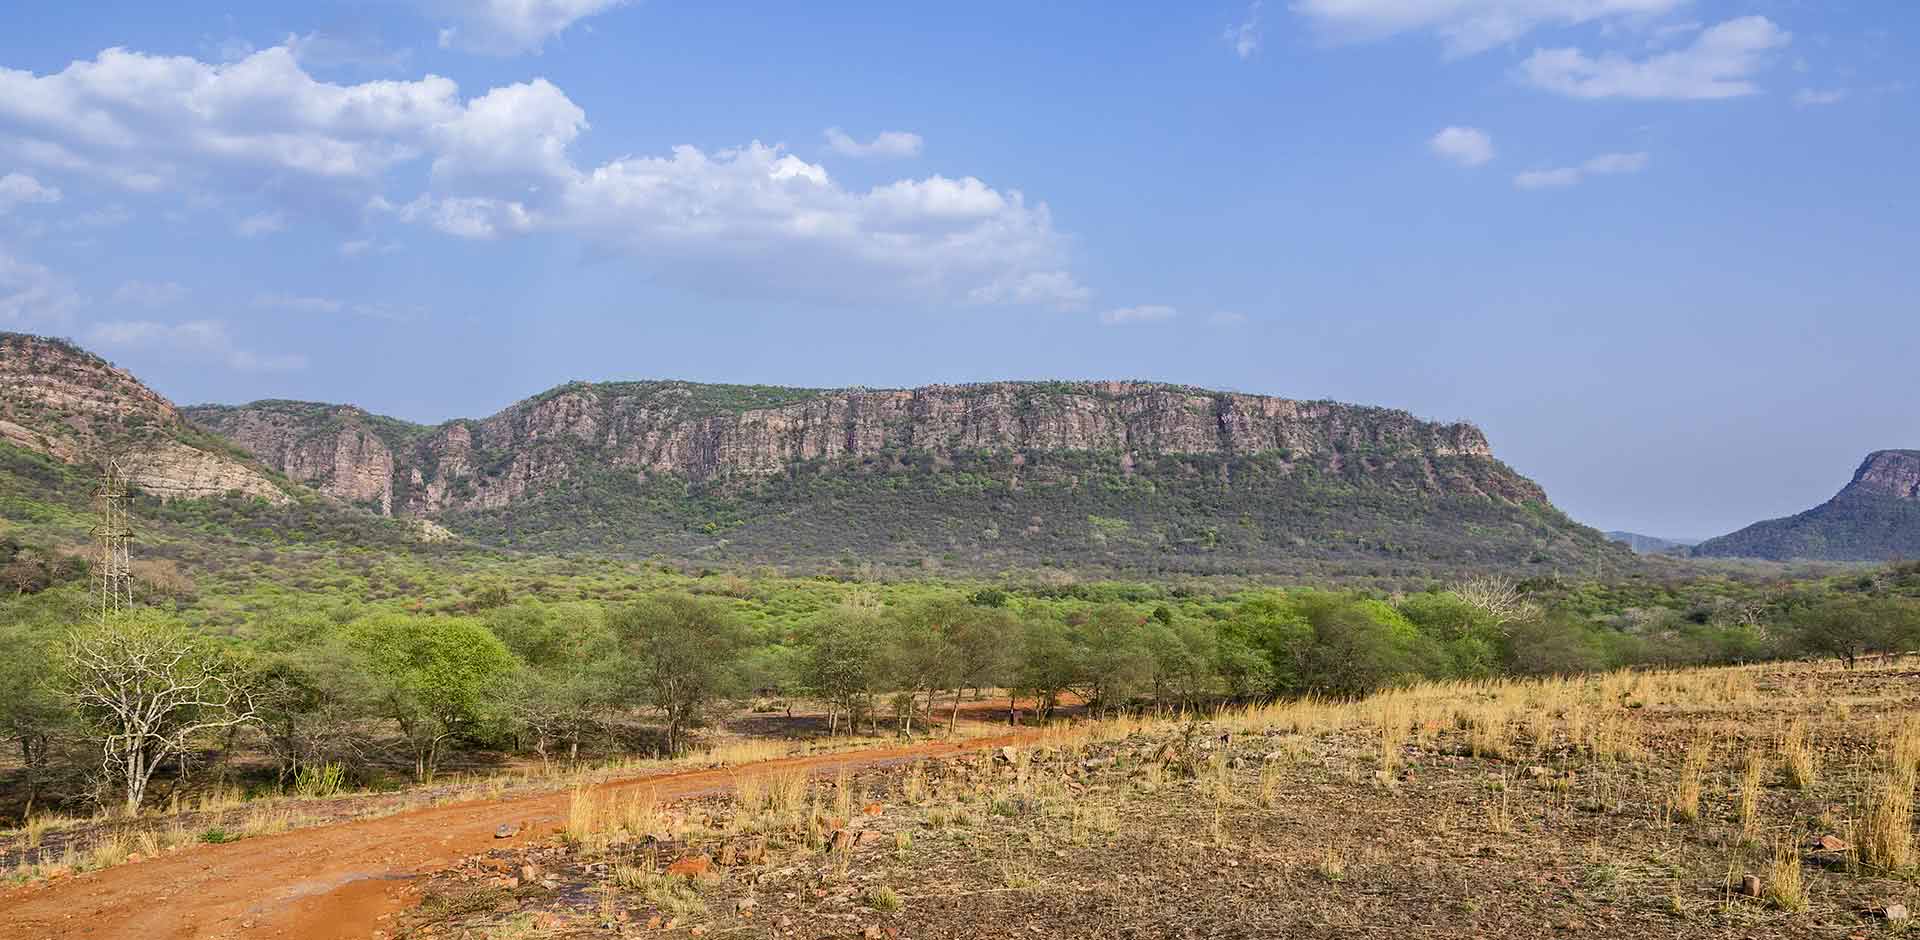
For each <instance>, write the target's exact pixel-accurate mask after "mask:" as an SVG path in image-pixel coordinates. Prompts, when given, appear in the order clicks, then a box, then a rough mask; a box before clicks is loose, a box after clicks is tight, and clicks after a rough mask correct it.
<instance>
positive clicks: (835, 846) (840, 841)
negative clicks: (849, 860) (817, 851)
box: [828, 829, 853, 852]
mask: <svg viewBox="0 0 1920 940" xmlns="http://www.w3.org/2000/svg"><path fill="white" fill-rule="evenodd" d="M828 848H829V849H830V850H831V851H834V852H846V851H850V850H851V849H852V848H853V833H851V832H848V831H847V830H845V829H835V830H834V831H833V841H832V842H831V843H829V844H828Z"/></svg>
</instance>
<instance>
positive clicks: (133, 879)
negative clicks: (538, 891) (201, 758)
mask: <svg viewBox="0 0 1920 940" xmlns="http://www.w3.org/2000/svg"><path fill="white" fill-rule="evenodd" d="M1031 736H1032V735H1031V733H1025V734H1013V735H1007V736H1003V737H996V738H979V739H974V740H970V741H960V742H955V743H944V742H936V743H928V744H920V745H913V746H908V747H899V748H875V749H869V750H861V751H847V752H845V753H840V754H825V755H820V756H816V757H794V758H786V759H783V760H773V761H765V762H762V763H757V764H748V765H745V766H741V767H733V768H723V769H719V770H701V771H689V772H685V773H670V774H658V775H654V776H650V777H636V778H632V779H627V780H618V781H614V782H611V783H608V784H605V785H603V786H602V787H601V788H600V789H601V790H617V789H620V788H625V787H634V786H648V787H652V788H654V789H655V790H656V791H657V793H658V797H659V799H660V800H661V801H662V802H667V801H670V800H678V799H686V798H688V797H694V796H701V795H705V794H709V793H714V792H718V791H723V790H726V789H727V788H729V787H731V786H732V784H733V781H734V779H735V778H736V777H739V776H742V775H748V774H755V773H766V772H768V771H774V770H787V769H793V768H803V769H805V770H807V771H808V772H810V773H815V774H820V773H831V772H837V771H838V770H839V769H840V768H842V767H849V768H860V767H872V766H878V765H884V764H889V763H898V762H902V761H907V760H912V759H915V758H921V757H942V756H947V755H952V754H959V753H963V752H966V751H970V750H980V749H984V748H991V747H999V746H1001V745H1005V744H1016V743H1020V742H1022V741H1024V740H1027V739H1028V738H1030V737H1031ZM570 800H571V796H570V795H569V794H567V793H564V792H561V793H546V794H540V795H534V796H525V797H519V798H515V799H507V800H497V801H496V800H481V801H475V802H470V803H456V804H452V805H448V806H438V807H432V808H427V809H419V810H412V811H409V812H405V813H401V814H398V815H395V816H388V817H385V818H381V819H366V820H360V821H356V822H346V823H340V824H337V825H330V826H320V827H315V828H311V829H299V830H295V831H292V832H286V833H282V834H280V835H275V836H263V837H257V838H252V839H244V840H242V841H239V842H231V843H227V844H224V845H203V846H196V847H194V848H191V849H185V850H182V851H180V852H177V853H172V854H168V855H163V856H161V857H159V858H155V859H148V860H145V861H140V862H135V863H132V864H126V865H119V866H116V867H113V868H108V869H106V870H104V871H98V872H91V873H88V874H84V875H76V876H72V877H68V878H61V879H59V880H57V881H53V882H48V883H43V884H38V885H29V886H27V887H23V888H16V889H11V890H8V891H4V892H0V940H45V938H69V937H72V938H88V940H97V938H120V937H127V938H142V940H202V938H216V937H235V938H237V937H247V938H255V937H261V938H265V937H285V938H297V940H349V938H356V940H357V938H365V937H370V936H372V935H373V932H374V931H375V930H377V929H379V928H380V927H381V921H380V918H381V916H382V915H385V914H390V913H392V912H394V911H397V910H399V909H401V908H402V907H403V906H405V904H406V897H405V896H404V893H403V890H402V889H403V888H404V887H405V885H406V882H407V881H409V880H411V879H413V878H415V877H418V876H421V875H425V874H428V873H430V872H433V871H435V870H438V869H440V868H443V867H445V866H447V865H450V864H452V863H454V862H456V861H458V860H460V859H462V858H465V857H467V856H469V855H475V854H479V853H481V852H484V851H486V850H487V849H489V848H493V847H494V846H496V845H499V844H500V843H499V842H497V841H496V840H495V839H494V830H495V829H496V828H497V827H499V826H500V824H501V823H511V824H513V825H515V826H518V827H520V834H519V835H517V836H515V837H514V838H513V839H512V840H511V843H519V842H523V841H526V840H529V839H535V840H537V839H544V838H546V837H547V835H548V834H549V833H550V832H552V830H553V829H554V828H556V827H557V826H559V825H560V824H562V823H564V822H565V821H566V817H567V809H568V806H569V804H570ZM511 843H510V844H511Z"/></svg>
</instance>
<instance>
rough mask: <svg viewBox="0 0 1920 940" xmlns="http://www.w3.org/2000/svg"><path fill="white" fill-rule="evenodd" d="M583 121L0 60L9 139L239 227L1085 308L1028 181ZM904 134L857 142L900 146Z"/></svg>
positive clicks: (934, 299)
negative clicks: (614, 154)
mask: <svg viewBox="0 0 1920 940" xmlns="http://www.w3.org/2000/svg"><path fill="white" fill-rule="evenodd" d="M589 126H590V125H589V123H588V119H587V115H586V113H585V112H584V110H583V109H581V108H580V107H579V106H577V105H576V104H575V103H574V102H573V101H571V100H570V99H569V98H568V97H567V95H566V94H565V92H563V91H562V90H561V89H560V88H558V87H557V86H555V85H553V84H552V83H550V82H547V81H545V80H541V79H535V80H533V81H529V82H522V83H517V84H512V85H506V86H502V87H498V88H493V89H490V90H488V91H486V92H484V93H482V94H479V95H477V96H474V97H472V98H464V99H463V98H462V96H461V95H460V92H459V89H458V87H457V86H456V85H455V84H454V83H453V82H452V81H450V80H448V79H444V78H440V77H437V76H432V75H429V76H426V77H424V78H420V79H418V80H412V81H406V80H381V81H368V82H362V83H359V84H335V83H331V82H324V81H319V80H316V79H314V78H313V77H312V76H311V75H309V74H307V73H306V72H305V71H304V70H303V69H302V68H301V66H300V64H299V62H298V61H297V60H296V58H295V57H294V55H293V54H292V52H291V51H290V50H289V49H288V48H287V47H285V46H278V47H274V48H270V49H263V50H260V51H258V52H255V53H253V54H252V55H249V56H247V57H246V58H243V59H241V60H239V61H237V62H232V63H227V64H209V63H204V62H199V61H196V60H194V59H191V58H185V57H165V56H150V55H146V54H143V53H139V52H132V51H128V50H124V49H109V50H106V51H104V52H101V53H100V54H99V55H98V56H97V57H95V58H94V59H93V60H91V61H81V62H75V63H73V64H71V65H69V66H67V67H66V68H65V69H63V70H62V71H60V72H55V73H52V74H48V75H44V76H36V75H33V74H30V73H27V72H22V71H17V70H8V69H0V146H5V145H6V144H7V143H9V142H11V143H12V144H14V145H16V147H15V149H19V150H22V151H23V152H25V153H28V154H32V155H36V156H38V157H40V158H42V159H44V160H45V161H49V162H53V163H57V164H63V165H65V166H66V167H67V168H68V169H69V170H72V171H74V172H94V173H96V174H98V175H101V176H104V177H106V178H110V179H114V180H116V181H118V182H120V183H122V185H128V186H134V185H135V183H137V184H138V187H139V188H144V189H148V190H158V191H165V190H170V189H171V190H178V191H180V192H182V193H186V194H191V195H192V196H193V197H194V198H205V197H208V196H211V197H214V198H219V197H221V196H230V197H232V198H234V199H236V200H253V199H259V198H264V199H265V200H266V201H267V202H268V203H269V205H268V206H266V207H259V208H257V211H253V214H252V215H250V216H248V217H247V218H246V219H245V220H244V221H242V222H241V223H240V224H239V227H238V229H237V231H238V232H239V233H241V234H244V235H255V236H257V235H264V234H268V233H270V232H273V231H278V230H280V229H282V228H285V227H289V226H291V225H293V224H295V222H296V221H297V219H298V218H299V216H300V215H301V214H306V213H313V212H332V213H334V214H335V215H336V216H337V217H339V218H340V219H344V220H352V221H355V222H358V221H364V220H365V219H367V218H368V217H369V216H379V217H385V218H387V219H392V220H397V221H400V222H404V223H411V224H415V225H421V226H426V227H429V228H431V229H433V230H436V231H439V232H442V233H445V234H449V235H453V236H456V237H460V238H470V239H488V238H505V237H512V236H516V235H521V234H527V233H536V232H552V233H563V234H566V235H570V236H573V237H577V238H580V239H582V240H585V241H588V242H591V243H593V244H594V245H595V246H596V247H599V248H610V249H614V250H616V251H618V252H623V253H624V254H625V255H626V257H627V258H628V260H629V262H630V263H632V264H634V265H636V266H638V267H641V268H643V269H645V270H646V271H648V272H649V273H651V274H652V275H653V276H654V277H655V278H656V279H658V280H659V281H661V282H664V283H669V284H672V285H675V286H680V287H686V288H691V289H695V290H699V291H702V292H706V293H715V294H729V295H755V296H761V297H765V296H778V297H783V298H800V299H807V300H814V301H822V302H846V301H850V300H851V301H876V302H885V303H927V304H951V303H959V304H965V303H994V304H998V303H1019V304H1043V305H1050V306H1056V307H1074V306H1077V305H1084V304H1085V303H1086V302H1087V300H1088V297H1089V294H1088V292H1087V291H1086V289H1085V288H1084V287H1081V286H1080V285H1079V284H1077V283H1076V282H1075V281H1074V279H1073V276H1072V274H1071V273H1070V272H1069V271H1068V266H1067V254H1068V240H1067V239H1066V238H1065V237H1064V236H1063V235H1061V234H1060V233H1059V232H1058V231H1057V230H1056V229H1055V228H1054V224H1053V219H1052V214H1051V212H1050V210H1049V209H1048V207H1047V205H1046V204H1045V203H1044V202H1040V201H1037V200H1032V199H1029V198H1027V197H1026V196H1025V195H1024V194H1023V193H1021V192H1019V191H1018V190H1012V189H1003V188H997V187H994V186H991V185H989V184H988V183H986V182H985V181H982V180H980V179H977V178H974V177H968V176H961V177H948V176H941V175H935V176H928V177H922V178H906V179H898V180H894V181H891V182H885V183H882V184H880V185H877V186H874V187H871V188H868V189H854V188H849V187H847V186H844V185H842V184H840V183H839V182H838V181H837V180H835V179H834V178H833V177H832V175H831V174H829V173H828V172H827V169H826V168H825V167H824V166H821V165H819V164H814V163H809V162H807V161H805V160H802V159H800V158H799V157H797V156H795V155H793V154H791V153H789V152H787V151H786V150H785V149H784V148H782V147H780V146H768V145H764V144H761V143H759V142H758V141H755V142H751V143H748V144H746V145H744V146H739V147H731V148H724V149H719V150H711V151H710V150H703V149H700V148H697V147H691V146H682V147H676V148H674V149H673V150H671V151H670V152H668V153H665V154H653V155H648V154H638V155H628V156H623V157H620V158H618V159H614V160H611V161H609V162H606V163H602V164H599V165H581V164H578V163H576V162H575V160H574V158H573V156H572V153H571V150H572V147H573V145H574V144H575V143H577V142H578V141H579V139H580V138H581V136H582V135H583V134H585V133H586V132H587V130H588V129H589ZM910 136H911V135H904V134H903V133H902V132H892V133H891V134H882V135H880V136H879V137H877V138H875V140H874V141H872V142H869V143H865V144H859V143H858V142H855V143H856V145H857V146H858V147H860V148H863V152H872V153H876V154H882V153H901V152H904V151H905V149H906V147H905V143H904V142H905V141H906V140H907V138H908V137H910ZM912 140H913V141H916V142H917V141H918V138H917V137H913V138H912ZM423 168H424V170H425V172H422V169H423ZM403 187H405V188H409V189H414V193H413V194H411V195H406V194H401V193H395V191H396V190H400V189H401V188H403ZM416 187H418V188H417V189H415V188H416ZM389 193H394V198H388V195H389ZM262 194H265V196H264V197H263V196H262Z"/></svg>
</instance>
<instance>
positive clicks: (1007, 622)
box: [947, 606, 1020, 737]
mask: <svg viewBox="0 0 1920 940" xmlns="http://www.w3.org/2000/svg"><path fill="white" fill-rule="evenodd" d="M1019 627H1020V623H1019V621H1018V620H1017V619H1016V618H1015V617H1014V616H1013V615H1012V614H1010V613H1008V612H1007V611H1006V610H1004V609H1002V608H1001V607H986V606H980V607H975V608H974V609H973V610H971V611H969V612H968V615H967V616H966V617H963V618H961V619H959V620H957V621H955V622H954V624H953V627H952V629H951V630H950V631H949V633H948V637H947V639H948V644H949V646H950V647H951V648H952V651H953V660H954V661H953V668H954V677H955V685H954V689H953V712H952V714H951V715H950V716H949V717H948V719H947V735H948V736H949V737H951V736H952V735H953V734H954V732H955V729H956V728H957V727H958V726H959V724H960V690H961V689H963V688H966V689H972V690H973V691H974V692H975V693H976V694H977V693H978V692H979V691H980V690H981V689H986V688H993V687H995V686H999V685H1004V684H1006V683H1007V682H1008V677H1009V675H1010V674H1011V672H1012V670H1013V668H1014V665H1015V663H1016V660H1017V656H1018V653H1019V650H1018V647H1017V643H1018V641H1019Z"/></svg>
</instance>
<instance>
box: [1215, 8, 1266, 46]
mask: <svg viewBox="0 0 1920 940" xmlns="http://www.w3.org/2000/svg"><path fill="white" fill-rule="evenodd" d="M1260 5H1261V0H1254V2H1253V3H1252V4H1250V5H1249V6H1248V7H1247V18H1246V19H1244V20H1241V21H1240V25H1238V26H1229V27H1227V31H1226V33H1224V34H1223V35H1222V36H1221V38H1223V39H1225V40H1226V41H1227V45H1229V46H1232V47H1233V54H1234V55H1237V56H1239V57H1240V58H1242V59H1251V58H1253V57H1254V55H1255V54H1257V53H1258V52H1259V51H1260V39H1261V34H1260Z"/></svg>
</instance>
